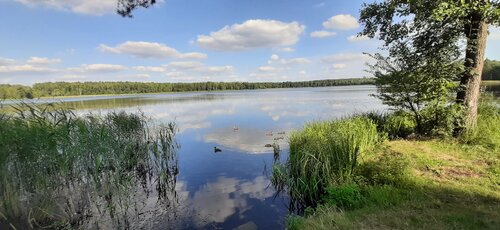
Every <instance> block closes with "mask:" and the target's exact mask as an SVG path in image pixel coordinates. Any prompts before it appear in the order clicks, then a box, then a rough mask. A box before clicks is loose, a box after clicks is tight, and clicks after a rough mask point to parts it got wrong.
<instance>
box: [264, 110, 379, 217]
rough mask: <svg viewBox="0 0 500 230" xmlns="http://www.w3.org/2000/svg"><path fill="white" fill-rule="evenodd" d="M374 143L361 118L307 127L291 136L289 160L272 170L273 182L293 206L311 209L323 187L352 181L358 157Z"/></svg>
mask: <svg viewBox="0 0 500 230" xmlns="http://www.w3.org/2000/svg"><path fill="white" fill-rule="evenodd" d="M377 141H378V134H377V130H376V126H375V124H374V123H373V122H372V121H371V120H370V119H367V118H364V117H361V116H355V117H351V118H347V119H341V120H336V121H328V122H317V123H310V124H307V125H306V126H305V127H304V128H303V129H302V130H300V131H296V132H294V133H292V134H291V136H290V157H289V159H288V162H286V164H285V166H275V170H274V172H275V173H274V175H273V182H274V184H275V185H276V187H277V188H278V189H279V188H283V187H286V188H287V189H288V192H289V194H290V196H291V198H292V200H294V202H295V204H293V206H296V207H297V208H299V209H300V207H302V206H315V205H316V204H317V202H319V201H321V197H322V196H323V195H324V194H325V191H326V188H327V187H329V186H332V185H338V184H342V183H346V182H349V181H351V180H352V179H353V178H352V176H353V170H354V168H355V167H356V166H357V164H358V159H359V157H360V156H361V155H363V154H364V153H365V152H367V151H370V150H371V149H373V148H374V146H375V145H376V143H377ZM283 185H286V186H283Z"/></svg>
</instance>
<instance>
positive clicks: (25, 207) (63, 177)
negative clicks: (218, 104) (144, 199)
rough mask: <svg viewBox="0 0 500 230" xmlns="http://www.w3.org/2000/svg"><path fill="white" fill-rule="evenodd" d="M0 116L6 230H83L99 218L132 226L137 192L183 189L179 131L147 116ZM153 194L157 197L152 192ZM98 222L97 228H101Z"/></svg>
mask: <svg viewBox="0 0 500 230" xmlns="http://www.w3.org/2000/svg"><path fill="white" fill-rule="evenodd" d="M16 109H17V110H18V113H17V114H16V115H12V114H0V149H1V150H2V151H1V153H0V181H1V184H2V186H1V188H0V214H1V215H0V227H1V226H4V227H6V226H15V227H17V228H20V229H25V228H46V227H48V228H61V227H78V226H82V225H84V224H85V223H88V221H89V219H91V217H95V218H101V219H100V220H101V221H103V220H107V221H110V222H111V224H112V225H111V226H115V227H118V228H122V227H126V226H127V218H128V216H129V215H132V214H133V213H134V212H135V211H134V208H133V205H134V204H133V203H132V201H133V199H132V195H133V194H134V192H133V191H134V189H138V188H137V186H136V185H137V184H142V185H144V186H143V189H144V190H149V189H151V188H149V187H147V186H145V185H147V184H148V183H151V181H155V182H154V183H155V184H157V186H156V191H155V192H157V193H159V194H160V195H161V194H162V193H165V196H166V193H167V191H170V190H171V188H172V186H173V185H174V184H175V178H174V177H175V175H176V174H177V158H176V144H175V140H174V137H175V130H176V128H175V126H174V125H173V124H168V125H165V126H158V127H153V126H150V125H148V122H147V118H146V117H144V116H143V115H141V114H126V113H110V114H108V115H105V116H96V115H92V114H87V115H83V116H76V115H75V114H74V113H73V112H71V111H69V110H64V109H61V108H50V107H42V106H35V105H26V104H23V105H20V106H18V107H17V108H16ZM145 192H150V191H145ZM95 218H94V220H96V219H95Z"/></svg>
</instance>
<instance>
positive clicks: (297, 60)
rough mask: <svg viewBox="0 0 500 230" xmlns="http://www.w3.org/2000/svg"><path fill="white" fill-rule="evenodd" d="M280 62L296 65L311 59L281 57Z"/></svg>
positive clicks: (306, 62)
mask: <svg viewBox="0 0 500 230" xmlns="http://www.w3.org/2000/svg"><path fill="white" fill-rule="evenodd" d="M280 63H281V64H283V65H296V64H309V63H311V61H310V60H309V59H307V58H292V59H281V60H280Z"/></svg>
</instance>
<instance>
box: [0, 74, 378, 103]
mask: <svg viewBox="0 0 500 230" xmlns="http://www.w3.org/2000/svg"><path fill="white" fill-rule="evenodd" d="M367 84H374V79H372V78H349V79H329V80H314V81H299V82H290V81H287V82H195V83H152V82H46V83H36V84H34V85H33V87H29V86H22V85H5V84H4V85H0V99H21V98H38V97H53V96H77V95H100V94H136V93H168V92H188V91H214V90H248V89H268V88H300V87H326V86H340V85H367Z"/></svg>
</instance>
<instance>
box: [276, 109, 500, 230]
mask: <svg viewBox="0 0 500 230" xmlns="http://www.w3.org/2000/svg"><path fill="white" fill-rule="evenodd" d="M368 117H369V116H368ZM396 120H401V119H396ZM386 122H387V121H386ZM374 123H377V122H376V121H375V122H374ZM396 123H397V124H403V125H392V126H395V127H398V129H394V128H391V129H388V130H395V131H394V132H393V133H392V134H393V136H394V137H395V138H393V139H392V140H389V141H385V142H383V143H379V144H378V145H377V144H376V148H374V149H373V150H371V151H370V150H369V149H368V150H369V151H361V150H360V151H359V158H358V163H357V164H356V165H355V167H354V169H353V170H352V174H351V176H350V177H349V179H348V180H345V179H343V180H342V182H340V183H339V181H336V180H333V181H332V180H328V183H325V184H322V186H321V188H320V189H317V190H315V194H317V196H318V197H317V198H316V202H317V205H316V206H311V205H309V208H307V209H306V210H305V214H304V215H303V216H291V217H289V219H288V221H287V222H288V228H289V229H498V226H500V212H498V210H499V208H500V136H499V135H500V110H499V109H498V108H495V107H492V106H483V107H481V110H480V117H479V121H478V127H477V129H476V130H475V131H474V132H470V133H467V134H465V135H463V136H462V138H461V139H451V138H449V139H442V138H441V139H427V140H423V139H422V138H416V137H411V136H410V139H408V138H407V139H406V140H405V139H401V138H399V137H397V136H398V135H395V134H397V133H398V132H399V133H403V134H406V133H408V130H407V129H408V128H410V129H411V126H412V125H411V124H408V123H407V122H404V121H403V122H401V121H400V122H396ZM386 125H387V123H386ZM312 127H314V125H308V126H307V127H306V128H305V130H303V131H299V133H300V134H301V135H303V134H304V133H306V132H307V130H308V129H311V128H312ZM401 127H402V128H401ZM350 130H353V132H352V133H351V134H352V135H355V133H356V130H355V129H350ZM382 130H383V127H382ZM382 130H381V127H380V125H379V135H378V136H379V137H384V136H386V137H387V136H390V135H389V134H390V133H389V134H388V133H384V131H382ZM317 131H318V130H315V132H317ZM309 132H310V130H309ZM364 135H366V133H365V134H364ZM412 138H413V139H412ZM309 140H312V139H309ZM290 141H291V146H293V144H294V143H298V142H297V141H296V140H295V139H293V136H292V138H291V140H290ZM316 145H318V146H328V145H329V144H328V142H327V141H324V140H321V141H317V142H316ZM310 146H311V145H309V146H304V149H301V150H300V151H296V150H294V149H291V152H290V154H291V155H292V156H291V157H295V158H296V157H298V156H293V155H300V156H301V157H305V158H309V160H310V159H313V158H315V154H316V153H313V152H317V149H315V148H311V147H310ZM306 150H311V151H309V152H308V153H307V154H304V151H306ZM331 153H332V152H330V153H328V152H324V153H322V154H323V155H328V154H331ZM338 153H339V151H336V153H335V154H338ZM303 161H305V160H304V159H303ZM291 164H293V165H303V164H296V163H293V162H292V161H289V162H287V165H284V166H278V167H284V168H287V169H293V167H291V166H290V165H291ZM322 165H323V167H324V165H325V164H322ZM326 165H328V164H326ZM317 167H318V166H317ZM304 171H307V168H306V169H304ZM309 171H311V173H312V172H313V171H315V170H310V168H309ZM309 171H308V172H309ZM311 173H309V175H310V174H311ZM318 175H319V174H318ZM280 176H281V177H283V178H287V175H280ZM288 177H291V178H293V175H292V176H290V175H288ZM329 177H335V174H331V173H327V174H325V176H322V178H329ZM316 180H317V179H316ZM306 184H307V181H306ZM287 186H291V187H288V189H289V190H290V191H294V189H296V188H294V186H293V184H287V185H286V186H285V187H287ZM292 197H293V196H292Z"/></svg>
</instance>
